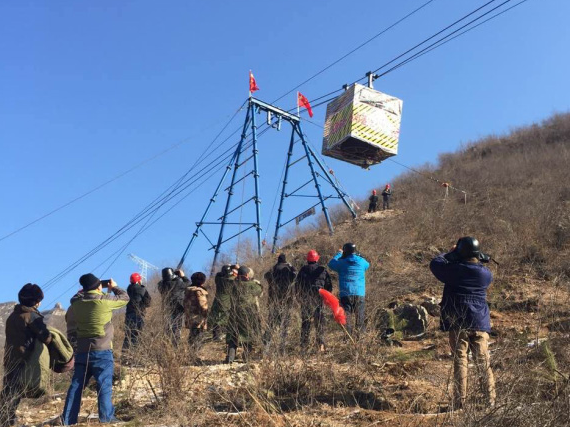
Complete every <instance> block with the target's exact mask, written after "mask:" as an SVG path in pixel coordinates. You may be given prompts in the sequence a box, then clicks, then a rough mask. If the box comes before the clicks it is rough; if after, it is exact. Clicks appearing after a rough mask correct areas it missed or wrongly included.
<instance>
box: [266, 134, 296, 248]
mask: <svg viewBox="0 0 570 427" xmlns="http://www.w3.org/2000/svg"><path fill="white" fill-rule="evenodd" d="M294 145H295V127H293V130H292V132H291V142H289V151H288V152H287V164H286V165H285V174H284V175H283V186H282V187H281V200H280V201H279V209H278V210H277V222H276V224H275V234H274V235H273V247H272V249H271V253H272V254H274V253H275V250H276V249H277V239H278V236H279V229H280V228H281V214H282V213H283V202H284V200H285V197H286V196H285V187H286V186H287V177H288V176H289V166H290V165H291V156H292V155H293V146H294Z"/></svg>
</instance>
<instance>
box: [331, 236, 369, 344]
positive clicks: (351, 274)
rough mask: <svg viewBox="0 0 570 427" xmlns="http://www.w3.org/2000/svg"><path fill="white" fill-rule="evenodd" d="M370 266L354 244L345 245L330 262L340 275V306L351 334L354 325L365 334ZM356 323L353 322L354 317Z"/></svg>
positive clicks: (332, 268)
mask: <svg viewBox="0 0 570 427" xmlns="http://www.w3.org/2000/svg"><path fill="white" fill-rule="evenodd" d="M368 267H370V264H369V263H368V261H366V260H365V259H364V258H362V257H361V256H360V255H358V254H357V253H356V245H355V244H354V243H345V244H344V246H343V247H342V250H340V251H338V253H337V254H336V255H335V256H334V257H333V259H331V260H330V261H329V268H330V269H331V270H334V271H336V272H337V273H338V287H339V290H340V304H341V306H342V308H343V309H344V311H345V312H346V323H347V329H348V332H349V333H350V334H352V331H353V324H354V323H356V330H357V331H358V332H364V295H365V294H366V270H368ZM351 315H354V316H355V318H356V322H353V321H352V318H351V317H352V316H351Z"/></svg>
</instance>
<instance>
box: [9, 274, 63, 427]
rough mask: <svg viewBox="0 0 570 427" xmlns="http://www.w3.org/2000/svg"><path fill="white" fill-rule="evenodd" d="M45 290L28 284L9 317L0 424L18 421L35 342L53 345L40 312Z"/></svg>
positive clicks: (12, 423) (19, 293)
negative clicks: (26, 371) (22, 380)
mask: <svg viewBox="0 0 570 427" xmlns="http://www.w3.org/2000/svg"><path fill="white" fill-rule="evenodd" d="M43 299H44V293H43V292H42V290H41V288H40V287H39V286H38V285H36V284H32V283H27V284H25V285H24V286H23V287H22V289H20V292H18V301H19V304H16V306H15V307H14V310H13V311H12V313H11V314H10V316H8V318H7V319H6V342H5V345H4V378H3V385H2V392H0V425H1V426H11V425H15V424H16V409H18V405H19V403H20V400H21V398H22V394H23V392H24V390H25V389H24V387H25V385H24V384H23V383H22V382H21V380H20V377H21V375H22V374H23V371H24V367H25V364H26V360H27V359H28V357H29V356H30V355H31V354H32V352H33V350H34V345H35V341H36V340H39V341H41V342H42V343H44V344H49V343H50V342H51V340H52V337H51V334H50V332H49V331H48V329H47V326H46V324H45V322H44V318H43V316H42V315H41V314H40V312H39V311H38V307H39V305H40V303H41V301H42V300H43Z"/></svg>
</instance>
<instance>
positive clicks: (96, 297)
mask: <svg viewBox="0 0 570 427" xmlns="http://www.w3.org/2000/svg"><path fill="white" fill-rule="evenodd" d="M79 283H80V284H81V286H82V287H83V293H77V294H76V295H75V296H74V297H73V298H72V299H71V308H72V310H73V321H74V322H75V323H76V325H75V331H76V334H77V351H76V354H75V372H74V373H73V379H72V380H71V385H70V386H69V390H68V391H67V397H66V399H65V406H64V408H63V414H62V416H61V421H62V423H63V425H72V424H77V417H78V415H79V409H80V408H81V396H82V394H83V389H84V388H85V385H86V384H87V383H88V382H89V379H90V378H91V377H92V376H93V377H94V378H95V381H96V382H97V401H98V412H99V421H100V422H102V423H110V422H115V421H118V420H117V418H116V417H115V408H114V406H113V402H112V397H113V365H114V360H113V323H112V318H113V311H114V310H118V309H120V308H122V307H124V306H125V305H127V303H128V302H129V295H128V294H127V291H125V290H124V289H121V288H119V287H118V286H117V284H116V283H115V281H114V280H113V279H110V280H99V279H98V278H97V277H96V276H95V275H93V274H91V273H88V274H84V275H83V276H81V277H80V278H79ZM103 287H106V288H108V289H109V292H108V293H106V294H104V293H103V292H102V290H103Z"/></svg>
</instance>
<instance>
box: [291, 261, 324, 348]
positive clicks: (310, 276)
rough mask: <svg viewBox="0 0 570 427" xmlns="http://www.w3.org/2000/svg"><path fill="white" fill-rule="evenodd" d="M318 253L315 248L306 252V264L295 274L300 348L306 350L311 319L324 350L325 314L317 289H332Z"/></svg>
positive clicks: (318, 342)
mask: <svg viewBox="0 0 570 427" xmlns="http://www.w3.org/2000/svg"><path fill="white" fill-rule="evenodd" d="M319 258H320V256H319V253H318V252H317V251H315V250H311V251H309V253H308V254H307V265H304V266H303V267H301V270H299V274H298V275H297V281H296V284H297V298H298V300H299V304H300V305H301V350H302V351H303V350H308V346H309V334H310V332H311V320H313V321H314V322H315V337H316V339H317V345H318V348H319V351H321V352H323V351H325V331H324V325H325V315H324V313H323V300H322V298H321V295H320V294H319V289H324V290H326V291H329V292H331V291H332V280H331V276H330V274H329V272H328V271H327V269H326V268H325V267H323V266H322V265H319V264H318V262H319Z"/></svg>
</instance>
